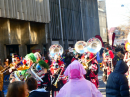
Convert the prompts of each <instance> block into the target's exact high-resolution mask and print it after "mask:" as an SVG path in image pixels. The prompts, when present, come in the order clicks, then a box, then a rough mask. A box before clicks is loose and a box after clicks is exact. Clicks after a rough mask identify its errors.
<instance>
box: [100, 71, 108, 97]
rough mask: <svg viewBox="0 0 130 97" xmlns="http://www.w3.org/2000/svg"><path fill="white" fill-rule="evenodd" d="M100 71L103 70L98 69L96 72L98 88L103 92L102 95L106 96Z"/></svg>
mask: <svg viewBox="0 0 130 97" xmlns="http://www.w3.org/2000/svg"><path fill="white" fill-rule="evenodd" d="M102 73H103V72H102V71H101V70H99V74H98V80H99V88H98V89H99V91H100V92H101V93H102V94H103V97H106V85H105V84H104V82H103V81H102Z"/></svg>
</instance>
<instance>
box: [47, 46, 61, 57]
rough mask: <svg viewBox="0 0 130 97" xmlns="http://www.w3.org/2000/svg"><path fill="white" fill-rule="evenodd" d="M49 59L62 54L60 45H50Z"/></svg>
mask: <svg viewBox="0 0 130 97" xmlns="http://www.w3.org/2000/svg"><path fill="white" fill-rule="evenodd" d="M49 53H50V57H51V58H54V57H56V56H59V55H62V54H63V47H62V46H61V45H60V44H54V45H51V46H50V48H49Z"/></svg>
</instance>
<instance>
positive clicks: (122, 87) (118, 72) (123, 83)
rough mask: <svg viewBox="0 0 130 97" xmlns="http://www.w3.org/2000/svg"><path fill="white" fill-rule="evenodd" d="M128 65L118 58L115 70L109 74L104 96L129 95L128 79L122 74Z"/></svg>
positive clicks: (118, 96) (117, 96)
mask: <svg viewBox="0 0 130 97" xmlns="http://www.w3.org/2000/svg"><path fill="white" fill-rule="evenodd" d="M127 71H128V66H127V65H126V63H125V62H124V61H123V60H119V61H118V62H117V64H116V66H115V70H114V71H113V72H112V73H111V74H110V75H109V77H108V80H107V85H106V97H129V86H128V80H127V78H126V76H125V75H124V74H125V73H126V72H127Z"/></svg>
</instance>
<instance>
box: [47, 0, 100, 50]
mask: <svg viewBox="0 0 130 97" xmlns="http://www.w3.org/2000/svg"><path fill="white" fill-rule="evenodd" d="M59 1H60V2H59ZM49 2H50V18H51V21H50V23H49V25H48V28H49V30H48V44H53V43H60V44H62V46H64V49H68V47H70V46H71V47H74V44H75V43H76V41H79V40H84V41H87V40H88V39H89V38H91V37H94V36H95V35H100V30H99V18H98V4H97V0H49Z"/></svg>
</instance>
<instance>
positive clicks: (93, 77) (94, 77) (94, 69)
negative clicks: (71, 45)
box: [85, 52, 99, 88]
mask: <svg viewBox="0 0 130 97" xmlns="http://www.w3.org/2000/svg"><path fill="white" fill-rule="evenodd" d="M94 57H95V55H94V54H93V53H90V52H88V54H87V59H86V60H87V61H86V62H88V63H87V65H88V67H87V69H86V71H87V74H86V75H85V77H86V79H87V80H90V81H91V82H92V83H93V84H95V86H96V87H97V88H98V84H99V82H98V62H97V60H96V58H94Z"/></svg>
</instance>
